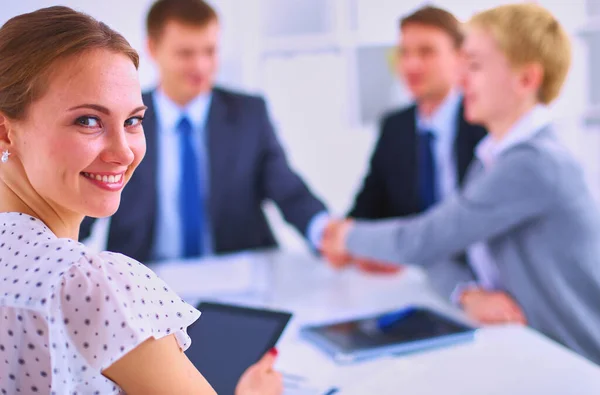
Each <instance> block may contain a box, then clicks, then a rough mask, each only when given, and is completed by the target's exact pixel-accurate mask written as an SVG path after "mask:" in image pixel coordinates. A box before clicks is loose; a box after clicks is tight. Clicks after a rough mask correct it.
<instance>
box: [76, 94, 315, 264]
mask: <svg viewBox="0 0 600 395" xmlns="http://www.w3.org/2000/svg"><path fill="white" fill-rule="evenodd" d="M143 100H144V103H145V104H146V106H148V110H147V111H146V116H145V118H144V131H145V134H146V143H147V152H146V157H145V158H144V160H143V161H142V163H141V164H140V166H139V167H138V169H137V170H136V171H135V173H134V175H133V177H132V178H131V180H130V182H129V184H128V185H127V186H126V187H125V189H124V190H123V193H122V198H121V205H120V207H119V210H118V211H117V212H116V213H115V214H114V215H113V217H112V220H111V224H110V230H109V235H108V250H110V251H115V252H120V253H123V254H125V255H128V256H130V257H132V258H134V259H137V260H138V261H142V262H144V261H148V260H150V259H152V255H151V254H152V251H153V245H154V236H155V222H156V217H157V210H158V207H157V178H156V173H157V171H156V166H157V155H158V151H157V146H156V145H157V136H156V133H157V120H156V114H155V112H154V108H153V107H154V103H153V100H152V92H149V93H145V94H144V95H143ZM207 147H208V155H209V168H210V169H209V171H210V173H209V177H210V181H209V182H210V185H209V193H210V196H209V198H208V205H207V206H208V207H207V212H208V215H209V218H210V225H211V229H210V230H211V234H212V237H213V243H214V251H215V253H227V252H234V251H240V250H247V249H256V248H267V247H274V246H276V241H275V238H274V236H273V233H272V231H271V229H270V228H269V225H268V223H267V219H266V217H265V214H264V213H263V210H262V204H263V202H264V201H265V200H267V199H270V200H273V201H274V202H275V203H276V204H277V206H278V207H279V209H280V210H281V212H282V213H283V216H284V217H285V219H286V221H287V222H289V223H290V224H292V225H293V226H294V227H295V228H296V229H297V230H298V231H299V232H301V233H302V234H303V235H305V234H306V230H307V227H308V224H309V222H310V220H311V219H312V218H313V216H314V215H316V214H317V213H319V212H320V211H323V210H325V206H324V205H323V203H321V202H320V201H319V200H318V199H317V198H315V197H314V196H313V195H312V194H311V192H310V191H309V189H308V188H307V186H306V185H305V184H304V182H303V181H302V179H301V178H300V177H299V176H298V175H297V174H295V173H294V172H293V171H292V170H291V169H290V167H289V166H288V163H287V160H286V157H285V153H284V151H283V149H282V148H281V146H280V144H279V142H278V141H277V138H276V136H275V132H274V131H273V127H272V125H271V122H270V120H269V116H268V113H267V108H266V105H265V102H264V100H263V99H262V98H260V97H253V96H247V95H242V94H239V93H234V92H231V91H227V90H224V89H220V88H215V89H214V90H213V94H212V102H211V105H210V109H209V113H208V119H207ZM173 160H176V158H173ZM93 221H94V220H93V219H91V218H86V219H85V220H84V223H83V224H82V227H81V232H80V238H81V239H83V238H85V237H87V236H89V234H90V228H91V225H92V223H93Z"/></svg>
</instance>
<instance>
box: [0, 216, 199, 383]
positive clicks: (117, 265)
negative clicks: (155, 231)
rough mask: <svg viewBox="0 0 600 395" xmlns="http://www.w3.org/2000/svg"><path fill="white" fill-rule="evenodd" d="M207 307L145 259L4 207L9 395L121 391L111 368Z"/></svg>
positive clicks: (2, 287) (1, 332)
mask: <svg viewBox="0 0 600 395" xmlns="http://www.w3.org/2000/svg"><path fill="white" fill-rule="evenodd" d="M199 316H200V313H199V312H198V311H197V310H195V309H194V308H192V307H191V306H189V305H188V304H186V303H185V302H184V301H183V300H182V299H181V298H179V297H178V296H177V295H176V294H175V293H174V292H173V291H171V290H170V289H169V287H167V286H166V285H165V283H164V282H162V281H161V280H160V279H159V278H158V277H157V276H156V275H155V274H154V273H153V272H152V271H150V270H149V269H148V268H146V267H145V266H144V265H142V264H140V263H138V262H136V261H134V260H132V259H129V258H127V257H125V256H123V255H120V254H112V253H108V252H103V253H100V254H95V253H93V252H91V251H90V250H88V249H87V248H86V247H85V246H83V245H82V244H80V243H77V242H75V241H73V240H70V239H59V238H57V237H56V236H55V235H54V234H53V233H52V232H51V231H50V230H49V229H48V228H47V227H46V226H45V225H44V224H43V223H42V222H41V221H39V220H37V219H35V218H32V217H30V216H27V215H24V214H19V213H0V395H5V394H38V393H39V394H56V395H64V394H70V395H75V394H80V395H83V394H102V395H106V394H121V393H122V391H121V389H120V388H119V387H118V386H117V385H116V384H115V383H113V382H112V381H110V380H108V379H107V378H105V377H104V376H102V374H101V372H102V370H104V369H105V368H107V367H109V366H110V365H111V364H113V363H114V362H115V361H117V360H118V359H119V358H121V357H122V356H123V355H125V354H127V353H128V352H129V351H131V350H132V349H133V348H135V347H136V346H138V345H139V344H141V343H143V342H144V341H145V340H146V339H148V338H150V337H154V338H157V339H159V338H161V337H164V336H167V335H170V334H174V335H175V337H176V338H177V341H178V342H179V345H180V347H181V348H182V349H183V350H186V349H187V348H188V347H189V346H190V338H189V337H188V336H187V333H186V328H187V327H188V326H189V325H190V324H191V323H193V322H194V321H196V320H197V319H198V317H199Z"/></svg>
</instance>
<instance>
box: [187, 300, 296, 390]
mask: <svg viewBox="0 0 600 395" xmlns="http://www.w3.org/2000/svg"><path fill="white" fill-rule="evenodd" d="M197 308H198V310H200V312H201V313H202V315H201V316H200V318H199V319H198V321H196V322H195V323H194V324H192V325H191V326H190V327H189V328H188V334H189V336H190V337H191V338H192V345H191V347H190V348H189V349H188V350H187V351H186V354H187V356H188V358H189V359H190V360H191V361H192V363H193V364H194V366H196V368H197V369H198V370H199V371H200V372H201V373H202V375H203V376H204V377H205V378H206V379H207V380H208V382H209V383H210V384H211V385H212V387H213V388H214V389H215V391H216V392H217V393H218V394H224V395H228V394H233V393H234V390H235V386H236V384H237V382H238V379H239V378H240V376H241V375H242V373H244V371H245V370H246V369H247V368H248V367H249V366H250V365H252V364H253V363H255V362H256V361H258V360H259V359H260V358H261V357H262V356H263V355H264V354H265V353H266V352H267V351H269V350H270V349H271V348H273V347H275V344H276V343H277V340H279V337H280V336H281V334H282V332H283V330H284V329H285V327H286V326H287V323H288V322H289V320H290V318H291V317H292V315H291V314H290V313H287V312H280V311H271V310H261V309H253V308H248V307H240V306H233V305H227V304H219V303H207V302H203V303H200V304H199V305H198V307H197Z"/></svg>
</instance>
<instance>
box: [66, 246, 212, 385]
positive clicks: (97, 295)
mask: <svg viewBox="0 0 600 395" xmlns="http://www.w3.org/2000/svg"><path fill="white" fill-rule="evenodd" d="M56 304H57V306H56V308H57V309H58V314H57V315H54V317H60V319H59V320H60V322H57V323H56V324H57V328H55V330H57V329H58V330H59V331H60V332H61V335H62V336H60V337H61V338H64V339H68V342H67V343H66V344H65V345H64V347H62V345H61V347H57V348H59V349H62V350H63V353H66V354H67V355H64V356H61V355H56V356H54V359H55V360H62V361H65V360H66V361H71V362H69V363H67V364H66V365H64V363H63V365H64V366H63V368H67V369H69V371H71V373H72V374H73V373H75V372H80V373H81V372H83V373H85V372H86V371H88V370H91V372H90V373H93V374H98V372H99V371H102V370H103V369H106V368H107V367H109V366H110V365H112V364H113V363H114V362H115V361H117V360H119V359H120V358H121V357H123V356H124V355H125V354H127V353H128V352H130V351H131V350H133V349H134V348H136V347H137V346H138V345H140V344H141V343H143V342H144V341H145V340H147V339H148V338H150V337H154V338H155V339H160V338H162V337H164V336H168V335H171V334H174V335H175V337H176V339H177V341H178V343H179V346H180V347H181V349H182V350H184V351H185V350H186V349H187V348H188V347H189V346H190V344H191V341H190V338H189V336H188V335H187V332H186V328H187V327H188V326H189V325H190V324H192V323H193V322H194V321H196V320H197V319H198V317H199V316H200V312H199V311H197V310H196V309H194V308H193V307H192V306H190V305H189V304H187V303H186V302H184V301H183V300H182V299H181V298H180V297H179V296H177V295H176V294H175V293H174V292H173V291H172V290H171V289H170V288H169V287H168V286H167V285H166V284H165V283H164V282H163V281H162V280H160V279H159V278H158V277H157V276H156V274H154V273H153V272H152V271H151V270H150V269H148V268H147V267H145V266H144V265H142V264H140V263H138V262H136V261H134V260H131V259H129V258H127V257H125V256H123V255H120V254H112V253H102V254H99V255H93V256H90V255H85V254H82V257H81V259H80V260H79V262H78V263H76V264H73V265H71V266H70V267H69V269H68V270H67V271H66V272H65V273H63V275H62V280H61V284H60V295H57V301H56ZM63 336H64V337H63ZM75 361H76V362H75Z"/></svg>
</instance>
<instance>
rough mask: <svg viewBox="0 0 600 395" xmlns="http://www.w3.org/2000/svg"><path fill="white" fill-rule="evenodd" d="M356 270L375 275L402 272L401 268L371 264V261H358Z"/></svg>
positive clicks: (383, 264) (377, 263)
mask: <svg viewBox="0 0 600 395" xmlns="http://www.w3.org/2000/svg"><path fill="white" fill-rule="evenodd" d="M357 264H358V268H359V269H360V270H362V271H364V272H366V273H375V274H394V273H398V272H400V271H401V270H402V267H401V266H396V265H391V264H386V263H379V262H371V261H358V262H357Z"/></svg>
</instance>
